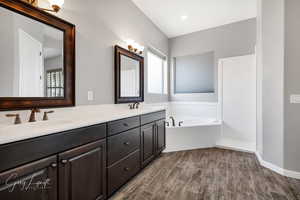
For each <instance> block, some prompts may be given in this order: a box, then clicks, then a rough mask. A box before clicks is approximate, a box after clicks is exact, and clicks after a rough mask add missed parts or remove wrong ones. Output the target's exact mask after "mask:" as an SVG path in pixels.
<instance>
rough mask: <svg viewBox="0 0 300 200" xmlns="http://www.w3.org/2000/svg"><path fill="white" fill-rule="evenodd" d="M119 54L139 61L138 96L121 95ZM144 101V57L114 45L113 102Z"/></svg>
mask: <svg viewBox="0 0 300 200" xmlns="http://www.w3.org/2000/svg"><path fill="white" fill-rule="evenodd" d="M121 55H123V56H127V57H129V58H132V59H134V60H136V61H138V62H139V63H140V95H139V96H138V97H121ZM143 101H144V58H143V57H142V56H139V55H137V54H135V53H133V52H131V51H128V50H127V49H124V48H122V47H120V46H118V45H116V46H115V104H121V103H133V102H143Z"/></svg>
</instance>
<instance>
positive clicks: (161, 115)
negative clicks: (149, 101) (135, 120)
mask: <svg viewBox="0 0 300 200" xmlns="http://www.w3.org/2000/svg"><path fill="white" fill-rule="evenodd" d="M165 118H166V111H161V112H156V113H150V114H146V115H142V116H141V124H142V125H144V124H148V123H151V122H154V121H157V120H160V119H165Z"/></svg>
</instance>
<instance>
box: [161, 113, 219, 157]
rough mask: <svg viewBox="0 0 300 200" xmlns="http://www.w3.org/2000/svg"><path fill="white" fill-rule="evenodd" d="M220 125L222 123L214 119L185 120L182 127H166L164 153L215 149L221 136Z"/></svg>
mask: <svg viewBox="0 0 300 200" xmlns="http://www.w3.org/2000/svg"><path fill="white" fill-rule="evenodd" d="M175 120H176V118H175ZM170 124H172V123H170ZM221 125H222V122H221V121H218V120H216V119H207V120H203V119H202V120H198V121H197V120H185V121H183V123H182V126H178V124H177V125H176V126H175V127H172V126H167V127H166V150H165V152H173V151H183V150H191V149H201V148H209V147H215V146H216V142H217V140H218V139H219V138H220V135H221Z"/></svg>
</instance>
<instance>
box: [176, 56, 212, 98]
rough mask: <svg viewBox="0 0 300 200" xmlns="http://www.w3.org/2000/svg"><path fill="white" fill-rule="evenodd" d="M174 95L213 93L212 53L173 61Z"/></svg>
mask: <svg viewBox="0 0 300 200" xmlns="http://www.w3.org/2000/svg"><path fill="white" fill-rule="evenodd" d="M174 62H175V65H174V85H175V93H176V94H186V93H214V90H215V89H214V52H208V53H204V54H201V55H192V56H182V57H176V58H175V59H174Z"/></svg>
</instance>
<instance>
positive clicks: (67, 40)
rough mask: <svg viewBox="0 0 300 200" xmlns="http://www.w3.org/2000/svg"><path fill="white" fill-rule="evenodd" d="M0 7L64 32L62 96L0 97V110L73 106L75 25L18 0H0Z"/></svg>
mask: <svg viewBox="0 0 300 200" xmlns="http://www.w3.org/2000/svg"><path fill="white" fill-rule="evenodd" d="M0 7H3V8H6V9H8V10H10V11H13V12H16V13H18V14H21V15H23V16H26V17H29V18H31V19H33V20H36V21H38V22H41V23H43V24H46V25H49V26H51V27H53V28H56V29H59V30H61V31H63V32H64V45H63V46H64V81H65V83H64V86H65V88H64V89H65V90H64V97H57V98H55V97H54V98H50V97H0V110H1V111H6V110H21V109H30V108H51V107H70V106H75V25H74V24H71V23H69V22H67V21H65V20H63V19H60V18H58V17H56V16H54V15H52V14H50V13H47V12H45V11H42V10H41V9H39V8H36V7H34V6H32V5H30V4H28V3H25V2H23V1H20V0H0Z"/></svg>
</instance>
